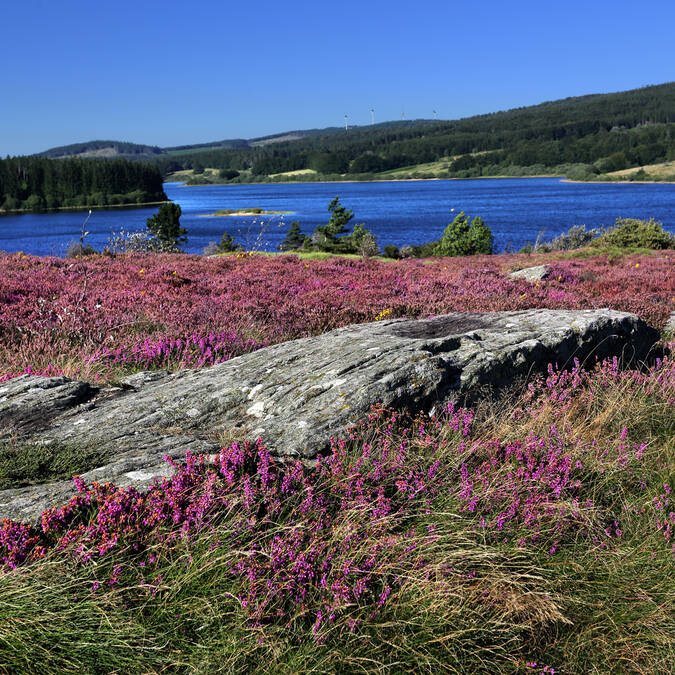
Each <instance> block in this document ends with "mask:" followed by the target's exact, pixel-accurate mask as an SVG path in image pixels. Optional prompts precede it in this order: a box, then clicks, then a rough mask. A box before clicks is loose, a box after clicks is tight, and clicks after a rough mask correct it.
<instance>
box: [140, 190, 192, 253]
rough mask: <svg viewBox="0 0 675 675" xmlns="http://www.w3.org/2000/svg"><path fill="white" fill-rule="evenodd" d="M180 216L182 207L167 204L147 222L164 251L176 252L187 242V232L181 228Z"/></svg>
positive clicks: (172, 203) (149, 229)
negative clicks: (180, 245) (179, 246)
mask: <svg viewBox="0 0 675 675" xmlns="http://www.w3.org/2000/svg"><path fill="white" fill-rule="evenodd" d="M180 216H181V209H180V206H179V205H178V204H175V203H174V202H167V203H166V204H162V205H161V206H160V207H159V211H158V212H157V213H156V214H155V215H154V216H151V217H150V218H148V219H147V221H146V227H147V228H148V232H149V233H150V234H151V235H152V237H154V238H155V239H156V240H157V241H158V242H159V244H160V245H161V249H162V250H163V251H176V250H178V245H179V244H184V243H186V242H187V236H186V235H187V230H186V229H185V228H184V227H181V226H180Z"/></svg>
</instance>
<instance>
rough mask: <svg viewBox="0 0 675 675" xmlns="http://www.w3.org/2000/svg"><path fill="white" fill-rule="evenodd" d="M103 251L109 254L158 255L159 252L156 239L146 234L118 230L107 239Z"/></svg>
mask: <svg viewBox="0 0 675 675" xmlns="http://www.w3.org/2000/svg"><path fill="white" fill-rule="evenodd" d="M105 250H106V251H108V252H110V253H158V252H159V251H160V249H159V246H158V241H157V239H155V238H153V237H151V236H150V235H149V234H148V233H147V232H126V231H125V230H120V231H119V232H113V234H111V235H110V237H108V245H107V246H106V247H105Z"/></svg>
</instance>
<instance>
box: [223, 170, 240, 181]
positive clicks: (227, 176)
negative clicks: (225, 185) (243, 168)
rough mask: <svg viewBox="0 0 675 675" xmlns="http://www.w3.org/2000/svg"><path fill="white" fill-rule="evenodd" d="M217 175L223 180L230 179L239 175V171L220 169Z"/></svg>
mask: <svg viewBox="0 0 675 675" xmlns="http://www.w3.org/2000/svg"><path fill="white" fill-rule="evenodd" d="M218 176H219V177H220V178H224V179H225V180H232V179H233V178H237V177H238V176H239V172H238V171H235V170H234V169H221V170H220V171H219V172H218Z"/></svg>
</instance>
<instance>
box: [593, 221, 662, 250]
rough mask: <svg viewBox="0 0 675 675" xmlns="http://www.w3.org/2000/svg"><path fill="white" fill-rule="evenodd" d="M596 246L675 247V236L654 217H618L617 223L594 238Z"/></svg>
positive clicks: (660, 248)
mask: <svg viewBox="0 0 675 675" xmlns="http://www.w3.org/2000/svg"><path fill="white" fill-rule="evenodd" d="M593 244H594V245H596V246H616V247H618V248H651V249H658V250H662V249H668V248H675V237H674V236H673V235H672V234H670V233H668V232H666V231H664V229H663V225H662V224H661V223H659V222H657V221H655V220H654V219H653V218H650V219H649V220H639V219H637V218H617V219H616V225H615V226H614V227H613V228H611V229H609V230H607V232H605V233H604V234H602V235H601V236H600V237H598V238H597V239H595V240H594V242H593Z"/></svg>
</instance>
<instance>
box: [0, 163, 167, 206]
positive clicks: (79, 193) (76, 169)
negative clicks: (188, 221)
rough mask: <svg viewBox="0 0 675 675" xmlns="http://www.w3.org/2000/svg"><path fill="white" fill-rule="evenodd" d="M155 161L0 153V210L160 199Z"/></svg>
mask: <svg viewBox="0 0 675 675" xmlns="http://www.w3.org/2000/svg"><path fill="white" fill-rule="evenodd" d="M166 198H167V197H166V195H165V194H164V189H163V187H162V174H161V173H160V170H159V168H158V167H157V166H156V165H153V164H148V163H145V162H132V161H130V160H128V159H110V160H106V159H46V158H43V157H37V156H31V157H8V158H7V159H0V210H3V211H14V210H19V209H24V210H32V211H39V210H42V209H54V208H59V207H78V206H108V205H110V206H114V205H120V204H142V203H146V202H158V201H165V200H166Z"/></svg>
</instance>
